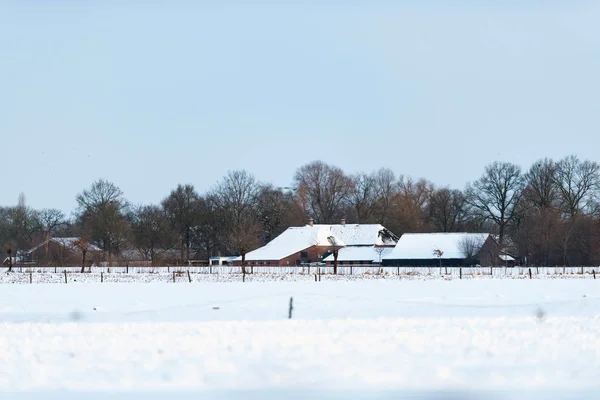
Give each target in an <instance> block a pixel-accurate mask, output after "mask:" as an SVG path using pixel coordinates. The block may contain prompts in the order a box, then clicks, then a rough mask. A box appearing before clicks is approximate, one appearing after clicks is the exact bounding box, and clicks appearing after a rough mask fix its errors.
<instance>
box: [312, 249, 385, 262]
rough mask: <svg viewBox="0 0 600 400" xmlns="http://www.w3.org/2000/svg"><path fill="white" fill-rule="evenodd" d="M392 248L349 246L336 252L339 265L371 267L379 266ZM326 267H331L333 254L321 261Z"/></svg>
mask: <svg viewBox="0 0 600 400" xmlns="http://www.w3.org/2000/svg"><path fill="white" fill-rule="evenodd" d="M392 250H393V247H383V246H380V247H377V246H349V247H343V248H341V249H340V250H339V251H338V264H339V265H371V264H380V263H381V261H382V259H383V257H384V256H386V255H387V254H389V253H390V252H391V251H392ZM323 261H324V262H326V263H327V265H333V263H334V257H333V254H330V255H328V256H327V257H325V258H324V259H323Z"/></svg>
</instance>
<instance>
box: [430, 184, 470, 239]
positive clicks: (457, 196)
mask: <svg viewBox="0 0 600 400" xmlns="http://www.w3.org/2000/svg"><path fill="white" fill-rule="evenodd" d="M465 211H466V207H465V196H464V195H463V193H462V192H461V191H460V190H450V189H448V188H442V189H437V190H434V191H433V192H432V193H431V195H430V197H429V201H428V204H427V217H428V219H429V224H430V226H431V228H432V229H433V230H434V231H435V232H457V231H458V230H459V229H461V228H462V226H463V225H464V224H463V222H464V219H465Z"/></svg>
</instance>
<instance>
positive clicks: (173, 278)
mask: <svg viewBox="0 0 600 400" xmlns="http://www.w3.org/2000/svg"><path fill="white" fill-rule="evenodd" d="M173 283H175V271H173Z"/></svg>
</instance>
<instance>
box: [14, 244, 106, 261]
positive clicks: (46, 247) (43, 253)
mask: <svg viewBox="0 0 600 400" xmlns="http://www.w3.org/2000/svg"><path fill="white" fill-rule="evenodd" d="M80 243H81V238H78V237H53V238H49V239H46V240H44V241H43V242H41V243H40V244H38V245H37V246H35V247H33V248H32V249H30V250H28V251H27V252H26V253H25V255H24V257H23V259H24V261H27V262H29V263H33V264H54V265H76V264H81V261H82V251H81V244H80ZM102 256H103V252H102V249H100V248H99V247H98V246H95V245H93V244H91V243H90V244H88V245H87V254H86V259H87V260H89V261H99V260H100V259H101V258H102Z"/></svg>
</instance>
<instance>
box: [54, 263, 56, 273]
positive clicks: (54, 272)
mask: <svg viewBox="0 0 600 400" xmlns="http://www.w3.org/2000/svg"><path fill="white" fill-rule="evenodd" d="M54 273H56V265H55V266H54Z"/></svg>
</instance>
